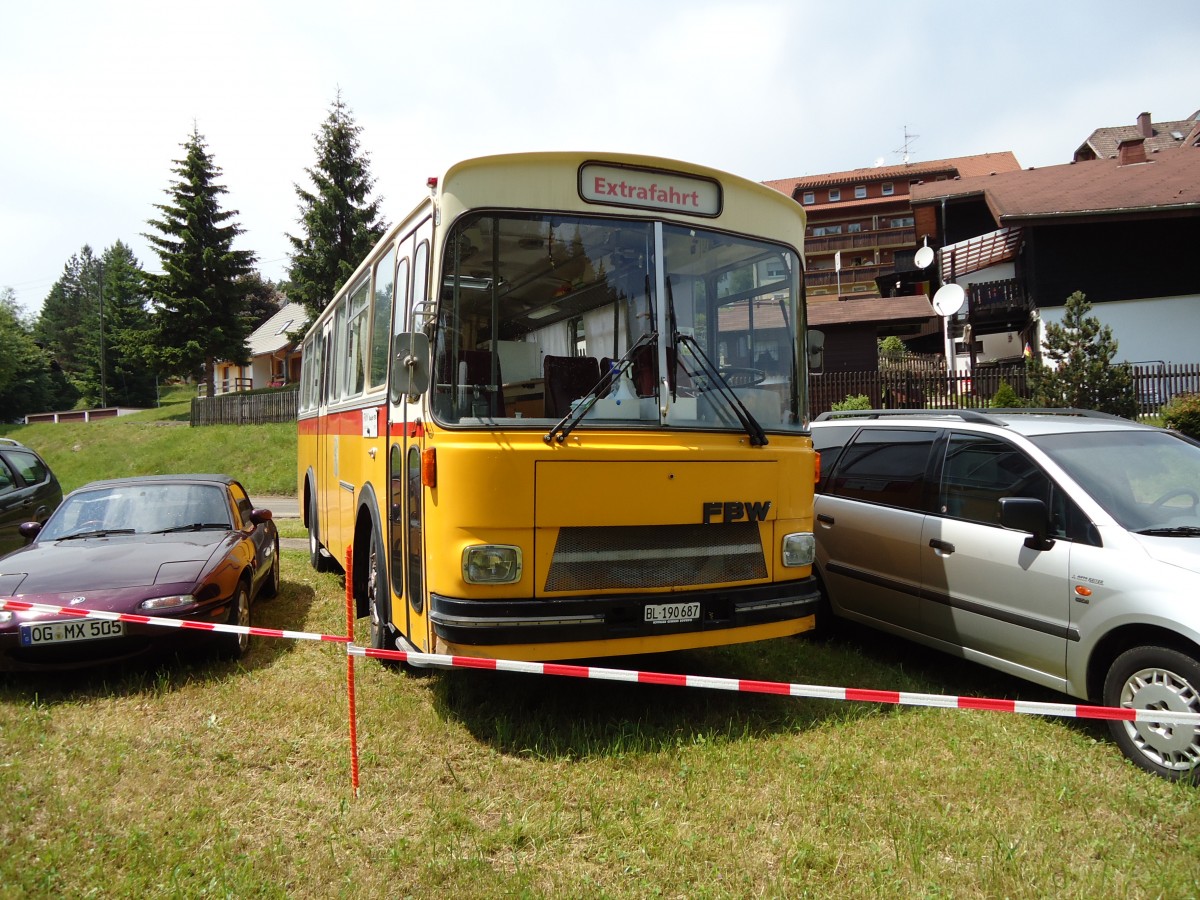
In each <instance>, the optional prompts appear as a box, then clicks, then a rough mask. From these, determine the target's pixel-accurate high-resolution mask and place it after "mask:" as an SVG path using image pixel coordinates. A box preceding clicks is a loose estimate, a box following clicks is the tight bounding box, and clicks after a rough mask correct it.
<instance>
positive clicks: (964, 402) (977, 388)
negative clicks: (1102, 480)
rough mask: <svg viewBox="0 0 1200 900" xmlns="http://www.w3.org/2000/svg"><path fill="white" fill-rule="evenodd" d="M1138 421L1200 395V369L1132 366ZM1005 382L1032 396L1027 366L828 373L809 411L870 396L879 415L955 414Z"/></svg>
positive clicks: (982, 402)
mask: <svg viewBox="0 0 1200 900" xmlns="http://www.w3.org/2000/svg"><path fill="white" fill-rule="evenodd" d="M1132 373H1133V385H1134V392H1135V394H1136V396H1137V402H1138V415H1140V416H1153V415H1157V414H1158V413H1159V410H1161V409H1162V407H1163V406H1164V405H1165V404H1166V403H1168V402H1169V401H1170V399H1171V398H1172V397H1175V396H1177V395H1179V394H1197V393H1200V365H1197V364H1194V363H1193V364H1185V365H1172V364H1167V363H1157V364H1153V365H1134V366H1132ZM1001 382H1006V383H1007V384H1008V385H1009V386H1010V387H1011V388H1012V389H1013V390H1014V391H1015V392H1016V394H1017V396H1019V397H1021V398H1028V397H1030V396H1031V394H1032V390H1031V388H1030V386H1029V380H1028V376H1027V374H1026V371H1025V367H1024V366H1023V365H1016V366H1007V367H987V368H977V369H976V370H975V371H974V372H973V373H972V374H969V375H968V374H962V373H959V374H955V375H947V374H946V373H945V371H942V372H932V371H922V370H921V368H920V367H908V366H886V367H884V368H881V369H880V370H879V371H877V372H826V373H822V374H819V375H818V374H814V375H812V376H811V377H810V379H809V389H810V396H809V411H810V412H811V414H812V415H813V416H816V415H818V414H820V413H823V412H827V411H828V410H830V409H832V408H833V404H835V403H841V402H843V401H845V400H846V398H847V397H855V396H859V395H862V396H865V397H866V398H867V399H868V401H870V404H871V406H872V408H877V409H950V408H954V407H967V408H981V407H986V406H990V405H991V402H992V398H993V397H994V396H995V395H996V392H997V391H998V390H999V389H1000V383H1001Z"/></svg>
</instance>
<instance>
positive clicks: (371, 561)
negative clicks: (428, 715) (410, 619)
mask: <svg viewBox="0 0 1200 900" xmlns="http://www.w3.org/2000/svg"><path fill="white" fill-rule="evenodd" d="M388 594H389V590H388V583H387V575H386V573H385V572H384V570H383V547H382V542H381V541H380V539H379V533H378V532H377V531H375V529H371V552H370V555H369V556H368V557H367V612H368V615H369V616H370V617H371V638H370V643H371V648H372V649H374V650H395V649H396V647H395V645H394V644H392V643H391V641H390V640H389V637H390V635H391V627H390V625H389V623H388V621H389V619H390V618H391V615H390V613H391V603H390V602H389V600H390V598H389V596H388ZM380 662H382V663H384V664H385V665H394V662H393V661H392V660H380Z"/></svg>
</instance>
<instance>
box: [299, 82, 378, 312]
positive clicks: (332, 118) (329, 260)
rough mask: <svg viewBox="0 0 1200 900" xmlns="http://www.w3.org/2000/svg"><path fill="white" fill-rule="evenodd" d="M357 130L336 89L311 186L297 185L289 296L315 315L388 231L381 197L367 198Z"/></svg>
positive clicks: (366, 170) (366, 162) (369, 184)
mask: <svg viewBox="0 0 1200 900" xmlns="http://www.w3.org/2000/svg"><path fill="white" fill-rule="evenodd" d="M361 134H362V128H361V127H360V126H359V125H357V124H356V123H355V122H354V118H353V116H352V115H351V112H350V109H349V107H348V106H346V104H345V103H344V102H343V100H342V93H341V91H338V93H337V97H336V98H335V100H334V102H333V105H332V106H331V107H330V110H329V116H328V118H326V119H325V121H324V122H323V123H322V124H321V130H320V131H319V132H318V133H317V134H316V135H314V137H315V141H316V151H317V163H316V165H315V166H314V167H313V168H310V169H305V170H304V171H305V172H306V173H307V174H308V177H309V178H310V179H311V180H312V183H313V185H314V187H315V190H313V191H310V190H305V189H304V188H302V187H301V186H300V185H295V188H296V195H297V196H298V197H299V198H300V218H299V223H300V225H301V227H302V230H303V234H302V236H300V237H294V236H292V235H288V240H290V241H291V243H292V248H293V251H294V252H293V253H292V257H291V269H290V271H289V273H288V275H289V279H290V281H291V285H290V288H289V291H288V295H289V297H290V298H291V299H292V300H298V301H299V302H301V303H303V304H304V306H305V308H306V309H307V310H308V312H309V316H310V317H313V318H315V317H316V316H317V314H318V313H320V311H321V310H322V309H324V308H325V306H326V305H327V304H328V303H329V301H330V300H332V299H333V296H334V294H336V293H337V291H338V288H340V287H341V286H342V285H343V284H344V283H345V281H346V279H347V278H349V277H350V276H351V275H352V274H353V273H354V270H355V269H356V268H357V267H358V264H359V263H360V262H362V260H363V258H364V257H365V256H366V255H367V253H368V252H369V251H370V250H371V248H372V247H374V246H375V243H376V242H377V241H378V240H379V238H380V237H382V236H383V232H384V231H385V230H386V226H385V225H384V223H383V222H382V221H381V220H380V218H379V206H380V202H381V200H380V198H376V199H374V200H371V199H369V198H370V194H371V190H372V188H373V187H374V183H375V182H374V179H373V178H372V177H371V174H370V159H369V157H368V154H367V153H366V152H365V151H363V150H362V147H361V142H360V140H359V138H360V135H361Z"/></svg>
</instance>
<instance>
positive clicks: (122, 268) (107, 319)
mask: <svg viewBox="0 0 1200 900" xmlns="http://www.w3.org/2000/svg"><path fill="white" fill-rule="evenodd" d="M101 265H102V269H103V272H104V278H103V287H104V294H103V297H104V363H105V365H104V382H103V385H102V388H103V390H102V393H103V394H104V396H105V400H106V402H107V404H108V405H109V406H133V407H149V406H154V405H155V404H156V403H157V401H158V379H157V372H156V368H157V361H158V355H157V353H156V352H155V348H154V343H153V334H152V331H151V324H152V323H151V319H150V312H149V310H148V309H147V302H148V298H147V296H146V287H145V279H146V275H145V273H144V272H143V271H142V268H141V266H140V265H139V264H138V261H137V258H136V257H135V256H134V255H133V250H132V249H131V248H130V247H129V245H128V244H125V243H123V242H121V241H117V242H116V243H115V244H113V246H111V247H109V248H108V249H107V250H105V251H104V256H103V257H102V259H101Z"/></svg>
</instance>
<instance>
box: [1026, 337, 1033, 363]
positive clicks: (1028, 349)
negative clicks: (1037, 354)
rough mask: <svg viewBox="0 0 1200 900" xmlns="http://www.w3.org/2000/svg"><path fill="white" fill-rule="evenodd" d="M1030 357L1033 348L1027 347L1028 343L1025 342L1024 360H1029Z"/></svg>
mask: <svg viewBox="0 0 1200 900" xmlns="http://www.w3.org/2000/svg"><path fill="white" fill-rule="evenodd" d="M1032 357H1033V348H1032V347H1030V346H1029V341H1026V342H1025V358H1026V359H1030V358H1032Z"/></svg>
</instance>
